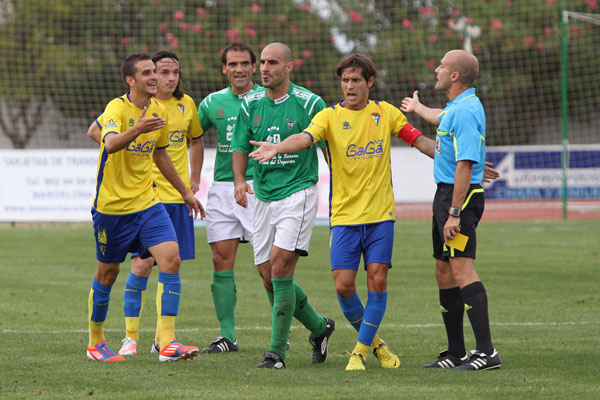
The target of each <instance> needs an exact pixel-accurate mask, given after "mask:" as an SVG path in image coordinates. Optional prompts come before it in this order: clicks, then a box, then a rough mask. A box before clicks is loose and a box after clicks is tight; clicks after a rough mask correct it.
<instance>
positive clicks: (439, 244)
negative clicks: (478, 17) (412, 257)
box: [402, 50, 501, 370]
mask: <svg viewBox="0 0 600 400" xmlns="http://www.w3.org/2000/svg"><path fill="white" fill-rule="evenodd" d="M435 73H436V74H437V82H436V84H435V89H436V90H439V91H443V92H444V93H445V94H446V96H447V97H448V100H449V101H448V104H447V105H446V107H445V108H444V109H443V110H442V109H433V108H429V107H426V106H424V105H423V104H421V103H420V101H419V97H418V93H417V92H416V91H415V92H414V94H413V97H412V98H411V97H407V98H405V99H404V100H403V101H402V110H404V111H406V112H416V113H417V115H419V116H420V117H422V118H423V119H425V120H426V121H428V122H430V123H432V124H434V125H437V126H438V128H437V136H436V145H435V158H434V168H433V175H434V179H435V182H436V184H437V190H436V193H435V197H434V199H433V257H434V258H435V260H436V261H435V267H436V268H435V276H436V279H437V284H438V288H439V298H440V304H441V306H442V307H441V309H442V318H443V320H444V325H445V327H446V334H447V336H448V349H447V350H445V351H443V352H441V353H440V355H439V357H438V360H436V361H434V362H432V363H430V364H426V365H424V368H454V369H455V370H486V369H495V368H499V367H500V365H501V361H500V356H499V355H498V352H497V351H496V349H495V348H494V345H493V344H492V339H491V333H490V324H489V316H488V302H487V294H486V290H485V287H484V286H483V283H481V281H480V279H479V277H478V276H477V273H476V272H475V264H474V260H475V250H476V243H477V242H476V232H475V229H476V228H477V224H478V223H479V220H480V219H481V215H482V214H483V209H484V202H485V196H484V193H483V189H482V187H481V182H482V180H485V174H484V161H485V124H486V122H485V113H484V109H483V106H482V104H481V102H480V101H479V98H478V97H477V95H476V94H475V88H474V86H473V85H474V82H475V80H476V79H477V75H478V74H479V62H478V60H477V58H476V57H475V56H474V55H472V54H470V53H468V52H466V51H464V50H452V51H449V52H448V53H446V54H445V55H444V57H443V58H442V60H441V63H440V65H439V66H438V67H437V68H436V70H435ZM459 234H461V235H465V236H466V237H467V238H468V239H467V242H466V246H465V247H464V249H463V250H459V249H458V248H456V247H453V246H452V245H451V243H450V241H452V240H453V239H455V238H456V237H457V235H459ZM465 310H466V311H467V314H468V316H469V321H470V322H471V327H472V328H473V333H474V334H475V341H476V350H472V351H471V356H470V358H469V357H467V354H466V348H465V340H464V334H463V316H464V312H465Z"/></svg>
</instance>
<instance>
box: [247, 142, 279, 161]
mask: <svg viewBox="0 0 600 400" xmlns="http://www.w3.org/2000/svg"><path fill="white" fill-rule="evenodd" d="M250 144H251V145H253V146H258V149H256V150H254V151H253V152H252V153H250V154H248V155H249V156H250V157H252V158H253V159H254V161H258V162H261V163H262V162H265V161H269V160H270V159H271V158H273V157H275V156H276V155H277V150H276V149H275V145H274V144H273V143H269V142H255V141H254V140H251V141H250Z"/></svg>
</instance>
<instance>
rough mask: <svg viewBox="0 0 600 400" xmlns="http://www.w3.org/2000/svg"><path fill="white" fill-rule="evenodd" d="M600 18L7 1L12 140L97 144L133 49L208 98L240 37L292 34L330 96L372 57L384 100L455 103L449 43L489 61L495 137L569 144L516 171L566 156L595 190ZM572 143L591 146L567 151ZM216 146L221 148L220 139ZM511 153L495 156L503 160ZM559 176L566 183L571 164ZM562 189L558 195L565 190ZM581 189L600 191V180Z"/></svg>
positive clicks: (3, 0) (397, 7)
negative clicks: (164, 54)
mask: <svg viewBox="0 0 600 400" xmlns="http://www.w3.org/2000/svg"><path fill="white" fill-rule="evenodd" d="M563 7H564V9H563ZM563 10H567V11H566V12H563ZM598 13H600V10H599V6H598V2H597V1H596V0H570V1H567V2H560V1H558V0H528V1H521V0H270V1H266V0H251V1H245V0H227V1H225V0H221V1H219V0H196V1H189V0H143V1H142V0H50V1H48V0H25V1H19V0H0V32H1V34H0V59H2V60H4V65H5V66H4V67H2V68H1V75H0V76H1V79H0V149H82V148H90V149H91V148H95V144H94V143H93V142H92V141H91V140H89V139H88V138H87V136H86V131H87V127H88V126H89V125H90V123H91V122H92V121H93V120H94V119H95V118H96V117H97V116H98V115H100V114H101V113H102V111H103V109H104V107H105V105H106V103H107V102H108V101H110V100H111V99H112V98H114V97H116V96H119V95H121V94H123V93H124V92H125V91H126V86H125V83H124V82H123V80H122V79H121V77H120V65H121V62H122V61H123V59H124V58H125V56H126V55H127V54H129V53H133V52H148V53H150V54H152V53H154V52H155V51H157V50H160V49H170V50H173V51H175V52H176V53H177V54H178V56H179V58H180V59H181V62H182V76H183V79H184V81H185V90H186V92H187V93H188V94H189V95H191V96H192V97H193V98H194V100H195V101H196V103H199V102H200V101H201V100H202V99H203V98H204V97H205V96H206V95H208V94H209V93H211V92H213V91H216V90H219V89H221V88H223V87H225V86H226V85H227V81H226V80H225V79H224V76H223V75H222V73H221V61H220V51H221V49H222V48H223V47H224V46H226V45H227V44H228V43H229V42H231V41H234V40H243V41H245V42H247V43H249V44H250V45H251V46H252V47H253V48H254V49H255V50H256V53H257V55H259V54H260V50H261V49H262V48H263V47H264V46H265V45H266V44H268V43H270V42H273V41H281V42H284V43H286V44H288V45H289V46H290V47H291V49H292V51H293V53H294V58H295V68H294V70H293V72H292V81H293V82H295V83H296V84H298V85H301V86H304V87H306V88H308V89H310V90H312V91H313V92H315V93H317V94H319V95H321V96H322V97H323V99H324V100H325V101H326V103H328V104H333V103H335V102H337V101H339V100H340V96H341V91H340V88H339V79H338V78H337V76H336V75H335V65H336V64H337V62H338V61H339V60H340V58H341V57H343V56H344V55H346V54H348V53H351V52H361V53H366V54H369V55H371V56H372V57H373V60H374V62H375V64H376V66H377V68H378V72H379V76H378V78H377V80H376V86H375V89H374V90H373V91H372V94H371V97H372V98H373V99H379V100H386V101H388V102H390V103H392V104H395V105H396V106H399V105H400V102H401V100H402V98H404V97H405V96H410V95H412V93H413V91H414V90H419V96H420V98H421V100H422V102H423V103H425V104H427V105H429V106H434V107H443V106H444V105H445V103H446V98H445V97H444V95H443V93H436V92H435V91H434V90H433V86H434V83H435V74H434V69H435V68H436V67H437V65H439V60H440V59H441V57H442V56H443V55H444V53H445V52H446V51H448V50H450V49H455V48H463V49H466V50H468V51H472V52H473V53H474V54H475V55H476V56H477V57H478V59H479V61H480V76H479V79H478V81H477V82H476V86H477V93H478V95H479V97H480V98H481V100H482V102H483V104H484V106H485V108H486V113H487V119H488V125H487V139H486V143H487V146H490V148H493V147H494V146H526V145H527V146H532V145H533V146H545V145H556V146H558V147H556V148H555V147H545V148H532V149H529V148H528V147H522V149H529V150H530V151H529V153H530V154H529V155H528V156H526V157H525V158H524V159H525V161H523V162H521V163H520V162H519V161H518V160H517V161H515V163H513V166H512V168H513V169H515V168H519V165H521V166H522V165H524V164H523V163H525V164H526V165H527V166H529V167H531V166H532V165H533V164H531V163H532V162H534V163H535V162H536V161H535V160H536V159H539V158H540V157H541V158H543V162H545V163H550V164H547V165H542V164H540V165H539V167H540V168H546V169H547V168H551V169H554V170H555V171H554V172H557V171H560V169H561V163H562V167H566V166H568V167H569V168H584V169H587V170H586V171H585V174H584V175H585V179H587V181H586V182H587V183H584V184H583V186H582V187H587V188H592V186H594V185H592V184H590V183H589V182H590V181H594V180H596V178H598V179H597V180H598V181H600V79H599V78H598V77H599V76H600V63H599V62H598V60H599V59H600V26H599V24H600V15H599V14H598ZM561 67H563V68H565V69H564V74H563V75H561ZM255 77H256V79H257V80H258V81H260V79H259V74H258V65H257V73H256V75H255ZM561 106H564V108H563V109H561ZM408 117H409V121H410V122H411V123H412V124H413V125H415V126H416V127H418V128H419V129H420V130H422V131H423V132H424V133H426V134H428V135H430V136H433V135H434V134H435V130H434V129H433V127H431V126H429V125H427V124H423V123H422V121H421V120H420V119H418V118H416V117H415V116H411V115H409V116H408ZM393 143H394V145H395V146H404V144H403V143H402V142H401V141H394V142H393ZM567 143H568V144H569V146H583V147H570V148H569V152H568V153H567V152H566V149H567V147H566V146H567ZM205 144H206V145H207V146H208V147H209V148H210V147H214V144H215V143H214V135H206V136H205ZM500 149H503V148H502V147H501V148H500ZM511 149H512V150H514V149H515V148H514V147H511ZM586 149H592V150H593V151H587V152H580V150H586ZM512 150H511V151H512ZM542 150H543V152H542V153H543V154H542V153H539V152H540V151H542ZM575 152H579V153H577V154H576V153H575ZM538 153H539V154H541V155H539V156H535V154H538ZM506 154H507V153H506V152H503V153H498V155H493V154H491V155H490V156H489V157H490V159H491V160H493V161H495V162H496V163H500V162H501V161H502V160H503V159H504V156H505V155H506ZM532 154H533V156H532ZM536 157H537V158H536ZM517 158H518V157H517ZM532 160H533V161H532ZM557 162H558V166H557V164H556V163H557ZM519 163H520V164H519ZM533 166H534V167H535V165H533ZM509 172H510V171H509ZM590 174H591V177H590ZM594 177H596V178H594ZM553 179H559V180H564V181H565V182H566V172H565V173H564V174H563V175H562V177H560V178H553ZM569 179H570V178H569ZM554 185H555V186H556V185H558V186H556V187H555V189H556V190H554V189H553V192H552V193H551V194H549V195H548V196H547V198H552V199H557V198H561V197H566V195H565V196H563V195H564V194H565V190H566V189H565V187H564V186H563V185H562V184H560V183H558V184H557V183H556V182H555V183H554ZM0 192H1V190H0ZM503 193H504V194H505V195H506V196H507V198H510V197H511V196H512V198H526V197H527V196H526V195H525V194H523V192H519V193H517V194H514V193H512V192H511V193H512V194H507V193H508V191H504V192H503ZM578 193H579V194H578ZM582 193H583V194H582ZM490 195H491V198H493V197H494V193H493V191H492V192H490ZM540 196H541V195H540ZM540 196H537V195H536V196H533V198H536V197H540ZM500 197H502V196H500ZM529 197H532V196H529ZM541 197H544V196H541ZM568 197H569V198H571V197H573V198H577V197H580V198H585V199H590V198H592V199H596V200H597V199H598V198H600V188H598V184H596V188H595V189H593V188H592V189H591V190H585V191H584V192H581V191H579V192H574V193H569V196H568Z"/></svg>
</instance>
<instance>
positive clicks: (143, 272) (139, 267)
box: [131, 257, 154, 277]
mask: <svg viewBox="0 0 600 400" xmlns="http://www.w3.org/2000/svg"><path fill="white" fill-rule="evenodd" d="M153 266H154V259H153V258H152V257H150V258H140V257H135V258H134V259H133V260H131V272H133V273H134V275H137V276H141V277H148V276H150V274H151V273H152V267H153Z"/></svg>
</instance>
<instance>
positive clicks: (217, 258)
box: [212, 251, 233, 271]
mask: <svg viewBox="0 0 600 400" xmlns="http://www.w3.org/2000/svg"><path fill="white" fill-rule="evenodd" d="M212 262H213V267H214V269H215V271H224V270H227V269H233V260H232V259H231V257H228V256H226V255H224V254H222V253H220V252H218V251H215V252H214V253H213V257H212Z"/></svg>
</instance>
